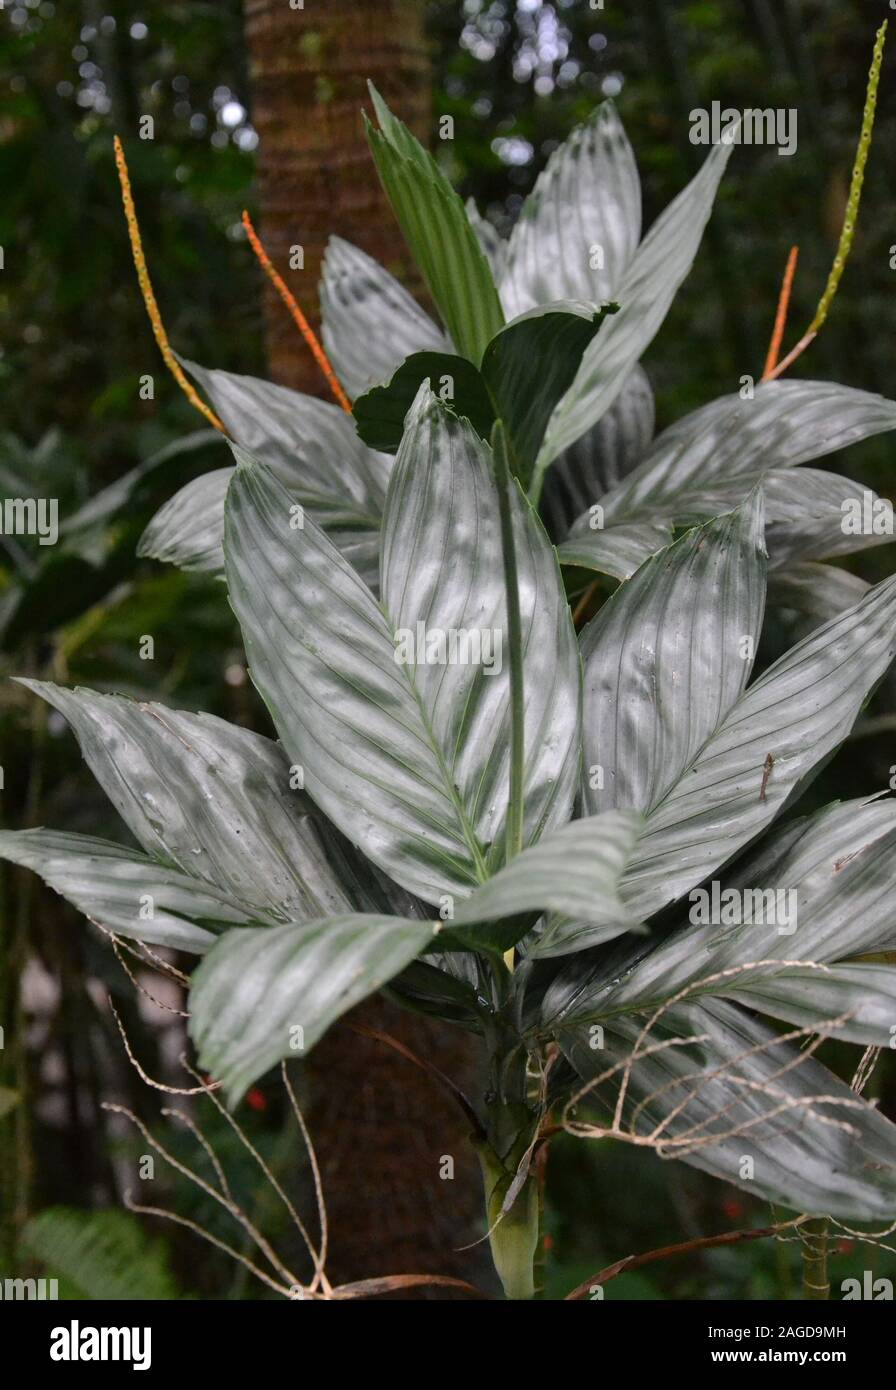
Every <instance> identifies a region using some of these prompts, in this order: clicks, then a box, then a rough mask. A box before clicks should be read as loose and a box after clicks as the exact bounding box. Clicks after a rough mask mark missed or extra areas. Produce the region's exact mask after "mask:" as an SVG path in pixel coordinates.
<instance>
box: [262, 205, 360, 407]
mask: <svg viewBox="0 0 896 1390" xmlns="http://www.w3.org/2000/svg"><path fill="white" fill-rule="evenodd" d="M242 220H243V226H244V227H245V229H246V236H247V237H248V238H249V245H250V246H251V247H252V250H253V251H254V252H255V255H256V257H257V258H258V262H259V265H260V266H261V268H262V270H263V271H264V273H265V275H267V277H268V279H269V280H270V282H271V284H272V285H273V286H274V289H275V290H276V291H277V293H278V294H279V296H280V298H281V299H282V300H283V303H284V304H285V305H286V307H287V309H288V310H289V312H290V315H291V316H292V320H293V323H294V324H295V325H296V327H297V328H298V330H299V332H300V333H301V335H302V337H303V338H304V339H305V342H306V343H307V344H308V346H309V347H310V349H311V351H312V353H313V355H314V360H315V362H316V363H317V365H318V366H319V367H320V369H321V371H322V372H323V374H324V377H325V378H326V382H327V385H328V386H329V388H330V390H331V391H332V392H333V395H334V396H335V398H336V401H337V403H338V404H339V405H341V406H342V409H343V410H344V411H346V412H347V413H348V414H349V415H351V413H352V407H351V403H350V401H349V399H348V396H347V395H346V394H345V392H344V391H343V389H342V387H341V386H340V384H339V380H338V378H337V376H336V373H335V372H334V371H333V366H332V363H331V362H330V359H329V357H328V356H327V354H326V353H325V352H324V350H323V348H322V346H321V344H320V341H319V339H318V337H317V335H316V333H315V332H314V330H313V328H312V327H311V324H310V323H309V322H308V320H307V319H306V317H305V315H304V314H303V313H302V311H301V309H300V308H299V306H298V304H297V303H296V300H295V297H294V295H293V294H292V292H291V291H290V289H289V288H288V286H287V285H286V283H285V281H284V279H283V277H282V275H280V274H279V272H278V271H277V270H275V268H274V266H273V264H272V262H271V258H270V256H269V255H268V253H267V251H265V249H264V247H263V246H262V244H261V240H260V238H259V236H258V233H257V232H256V230H255V228H254V227H253V226H252V219H251V218H250V216H249V214H248V212H246V211H245V210H244V211H243V219H242Z"/></svg>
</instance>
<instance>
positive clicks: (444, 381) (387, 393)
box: [354, 352, 495, 454]
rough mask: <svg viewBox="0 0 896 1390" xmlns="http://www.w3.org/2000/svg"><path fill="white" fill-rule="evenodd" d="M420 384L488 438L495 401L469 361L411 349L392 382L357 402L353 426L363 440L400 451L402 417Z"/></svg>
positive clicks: (388, 449) (372, 391) (412, 402)
mask: <svg viewBox="0 0 896 1390" xmlns="http://www.w3.org/2000/svg"><path fill="white" fill-rule="evenodd" d="M424 382H429V383H430V385H431V387H432V391H433V393H434V395H436V396H438V397H439V399H440V400H441V401H443V402H444V404H445V405H446V406H447V407H448V409H450V410H452V411H453V412H454V414H455V415H457V416H459V417H460V418H462V419H467V420H469V422H470V424H471V425H472V426H473V428H474V430H475V431H476V433H477V434H478V435H479V436H480V438H482V439H488V438H489V436H490V434H491V431H492V425H493V424H494V420H495V408H494V403H493V401H492V399H491V397H490V396H489V393H488V387H487V385H486V383H485V381H484V380H483V378H482V375H481V374H480V373H479V372H478V371H477V369H476V368H475V367H474V366H473V364H472V362H470V361H468V360H467V358H466V357H457V356H455V355H454V354H452V353H437V352H415V353H414V354H413V356H412V357H408V358H407V360H406V361H404V362H402V364H401V366H400V367H399V368H398V370H397V371H396V372H395V374H394V376H393V377H392V378H391V380H390V381H387V382H383V383H382V384H381V385H378V386H374V387H372V388H371V390H369V391H367V392H365V394H364V395H363V396H359V397H358V399H357V401H356V402H355V410H354V414H355V425H356V426H357V430H358V434H359V435H360V436H361V438H362V439H363V440H364V442H365V444H369V445H370V447H371V448H372V449H382V450H384V451H385V452H387V453H390V454H395V453H397V452H398V449H399V446H400V444H401V436H402V434H403V433H404V422H405V417H406V416H407V413H408V411H409V410H410V408H411V406H412V405H413V404H414V400H415V399H416V396H417V393H418V391H419V390H420V387H421V385H423V383H424Z"/></svg>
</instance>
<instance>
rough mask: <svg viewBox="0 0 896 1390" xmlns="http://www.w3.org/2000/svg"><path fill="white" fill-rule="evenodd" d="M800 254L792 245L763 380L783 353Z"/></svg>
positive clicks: (797, 248)
mask: <svg viewBox="0 0 896 1390" xmlns="http://www.w3.org/2000/svg"><path fill="white" fill-rule="evenodd" d="M799 254H800V248H799V247H798V246H791V248H790V255H789V256H788V257H787V268H786V270H785V271H784V280H783V282H782V284H781V294H780V296H779V298H778V312H777V313H776V315H775V327H774V331H773V333H772V340H771V343H770V344H769V349H768V357H766V359H765V367H764V369H763V372H762V378H761V379H762V380H763V381H768V380H769V378H770V377H771V374H772V372H773V371H774V370H775V368H776V367H777V365H778V358H779V356H780V354H781V343H782V342H783V340H784V329H785V328H786V326H787V310H788V308H789V307H790V292H791V290H792V289H793V277H794V275H795V274H796V263H797V258H798V256H799Z"/></svg>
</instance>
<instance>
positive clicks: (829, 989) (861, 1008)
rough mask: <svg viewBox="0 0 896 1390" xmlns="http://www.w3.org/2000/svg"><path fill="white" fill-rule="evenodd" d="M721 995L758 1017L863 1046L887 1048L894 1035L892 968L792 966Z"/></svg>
mask: <svg viewBox="0 0 896 1390" xmlns="http://www.w3.org/2000/svg"><path fill="white" fill-rule="evenodd" d="M724 993H725V994H726V995H727V997H728V998H729V999H733V1000H735V1002H737V1003H740V1004H746V1006H747V1007H748V1008H750V1009H758V1010H759V1012H760V1013H764V1014H771V1015H772V1016H773V1017H774V1018H783V1019H786V1021H787V1022H788V1023H795V1024H797V1025H798V1026H799V1027H801V1028H811V1029H812V1031H813V1032H816V1033H817V1032H820V1033H823V1034H824V1035H825V1037H828V1036H830V1037H833V1038H840V1039H842V1040H844V1041H846V1042H853V1043H860V1044H861V1045H862V1046H864V1047H891V1046H892V1045H893V1038H894V1037H896V1033H894V1031H893V1030H894V1028H896V969H894V968H893V966H889V965H822V966H818V967H817V968H813V967H811V966H808V965H804V966H791V967H790V968H785V969H782V970H778V971H776V973H775V974H774V975H769V976H766V975H762V976H760V977H759V978H758V979H756V980H750V979H749V978H748V977H744V980H743V982H742V984H741V986H740V988H738V989H733V988H728V989H726V990H724Z"/></svg>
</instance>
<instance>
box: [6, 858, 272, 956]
mask: <svg viewBox="0 0 896 1390" xmlns="http://www.w3.org/2000/svg"><path fill="white" fill-rule="evenodd" d="M0 858H3V859H8V860H9V861H10V862H11V863H13V864H21V865H23V866H24V867H25V868H27V869H33V870H34V872H35V873H37V874H39V875H40V877H41V878H42V879H43V880H44V882H45V883H46V884H48V885H49V887H50V888H52V889H53V890H54V891H55V892H56V893H59V894H61V896H62V897H63V898H67V899H68V901H69V902H70V903H73V904H74V906H75V907H76V908H77V909H78V911H79V912H83V913H84V915H85V917H89V918H90V919H91V921H94V922H98V923H99V924H100V926H103V927H105V928H106V929H107V930H108V931H113V932H117V933H118V935H119V936H127V937H132V938H134V939H135V940H137V941H148V942H150V943H151V944H153V945H156V946H171V947H174V948H176V949H178V950H181V951H192V952H193V953H194V954H195V955H201V954H202V952H203V951H207V950H208V948H209V946H211V945H212V944H213V942H214V941H215V938H216V935H217V934H218V933H219V932H220V931H223V930H224V929H225V928H226V927H231V926H235V925H245V924H247V923H250V922H257V921H261V922H263V921H264V919H263V917H260V916H259V914H257V913H255V912H252V911H250V910H246V909H244V908H242V907H241V906H240V905H239V904H237V903H235V902H234V901H233V897H232V894H230V893H226V892H222V891H221V890H220V889H215V888H212V887H211V886H210V885H208V884H206V883H202V882H201V881H200V880H199V879H196V878H191V877H189V876H188V875H187V874H185V873H182V872H181V870H180V869H174V868H171V867H169V866H167V865H164V864H159V863H157V862H156V861H155V860H154V859H150V858H149V856H148V855H146V854H141V853H140V852H139V850H131V849H125V848H123V847H122V846H121V845H115V844H112V843H110V841H108V840H97V839H94V838H93V836H91V835H66V834H64V833H62V832H61V831H58V830H18V831H15V830H12V831H3V832H0Z"/></svg>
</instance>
